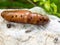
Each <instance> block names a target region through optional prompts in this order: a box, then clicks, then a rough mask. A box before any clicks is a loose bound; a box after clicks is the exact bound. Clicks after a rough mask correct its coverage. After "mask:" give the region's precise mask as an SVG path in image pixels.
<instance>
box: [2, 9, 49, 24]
mask: <svg viewBox="0 0 60 45" xmlns="http://www.w3.org/2000/svg"><path fill="white" fill-rule="evenodd" d="M1 16H2V17H3V18H4V19H5V20H7V21H9V22H16V23H26V24H36V25H44V24H47V23H48V22H49V18H48V17H47V16H46V15H41V14H37V13H32V12H31V11H28V10H11V11H3V12H2V13H1Z"/></svg>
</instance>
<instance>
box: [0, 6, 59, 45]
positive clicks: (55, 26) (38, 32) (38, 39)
mask: <svg viewBox="0 0 60 45" xmlns="http://www.w3.org/2000/svg"><path fill="white" fill-rule="evenodd" d="M4 10H5V9H4ZM29 10H30V11H32V12H37V13H41V14H46V13H45V12H44V10H43V9H42V8H39V7H34V8H32V9H29ZM36 10H37V11H36ZM2 11H3V10H0V13H1V12H2ZM47 16H49V18H50V23H49V24H47V25H45V26H41V25H40V26H37V25H30V24H20V23H19V24H18V23H11V22H7V21H6V20H4V19H3V18H2V17H1V16H0V45H60V23H59V22H58V21H59V18H57V17H55V16H52V15H48V14H47ZM8 23H10V24H12V26H11V28H8V27H7V24H8Z"/></svg>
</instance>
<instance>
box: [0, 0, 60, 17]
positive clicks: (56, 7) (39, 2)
mask: <svg viewBox="0 0 60 45" xmlns="http://www.w3.org/2000/svg"><path fill="white" fill-rule="evenodd" d="M35 6H39V7H42V8H43V9H45V11H46V12H47V13H49V14H53V15H55V16H57V17H60V0H0V9H21V8H32V7H35Z"/></svg>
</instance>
